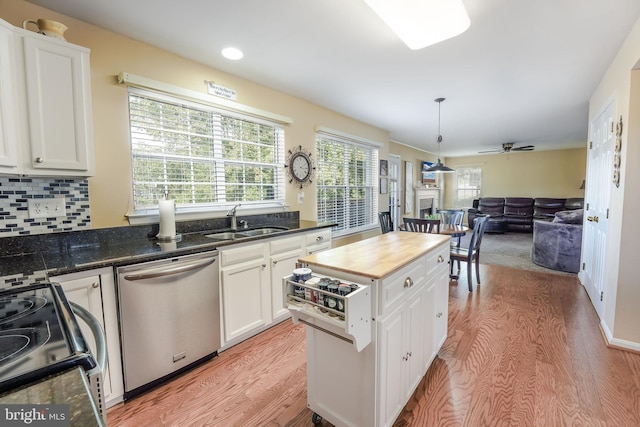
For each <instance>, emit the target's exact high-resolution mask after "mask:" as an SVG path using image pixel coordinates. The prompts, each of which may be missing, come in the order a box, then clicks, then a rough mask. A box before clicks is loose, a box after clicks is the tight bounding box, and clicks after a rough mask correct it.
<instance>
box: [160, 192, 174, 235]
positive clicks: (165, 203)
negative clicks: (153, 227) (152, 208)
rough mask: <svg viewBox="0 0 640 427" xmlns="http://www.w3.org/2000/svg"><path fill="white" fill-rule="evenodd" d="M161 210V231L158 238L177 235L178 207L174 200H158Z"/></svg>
mask: <svg viewBox="0 0 640 427" xmlns="http://www.w3.org/2000/svg"><path fill="white" fill-rule="evenodd" d="M158 209H159V210H160V232H159V233H158V238H171V237H175V235H176V209H175V202H174V201H173V200H158Z"/></svg>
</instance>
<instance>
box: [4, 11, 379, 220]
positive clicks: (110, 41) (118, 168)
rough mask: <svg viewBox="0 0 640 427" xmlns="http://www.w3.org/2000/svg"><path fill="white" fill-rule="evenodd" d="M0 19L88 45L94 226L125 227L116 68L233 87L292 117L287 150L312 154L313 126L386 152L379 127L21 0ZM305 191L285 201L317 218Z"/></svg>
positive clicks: (122, 96) (250, 100) (123, 113)
mask: <svg viewBox="0 0 640 427" xmlns="http://www.w3.org/2000/svg"><path fill="white" fill-rule="evenodd" d="M0 18H2V19H4V20H5V21H8V22H10V23H11V24H13V25H15V26H21V25H22V21H23V20H25V19H37V18H48V19H53V20H56V21H60V22H62V23H64V24H65V25H66V26H67V27H69V30H68V31H67V32H66V33H65V37H66V38H67V40H68V41H69V42H71V43H75V44H78V45H81V46H85V47H88V48H90V49H91V82H92V84H91V90H92V96H93V125H94V135H95V140H94V142H95V156H96V176H95V177H92V178H90V179H89V196H90V200H91V221H92V227H94V228H104V227H113V226H123V225H127V224H128V222H127V220H126V218H125V215H126V214H127V213H128V212H130V211H131V203H132V202H131V200H132V197H131V172H130V151H129V129H128V117H127V88H126V87H124V86H121V85H119V84H118V83H117V81H116V77H115V76H116V75H117V74H118V73H120V72H122V71H126V72H129V73H132V74H136V75H139V76H143V77H147V78H150V79H154V80H158V81H161V82H165V83H169V84H172V85H176V86H180V87H183V88H186V89H190V90H195V91H199V92H202V93H205V94H206V88H205V85H204V81H205V80H209V81H215V82H216V83H217V84H220V85H222V86H226V87H229V88H232V89H234V90H236V91H237V93H238V102H239V103H241V104H245V105H249V106H252V107H256V108H259V109H262V110H266V111H270V112H273V113H276V114H280V115H284V116H287V117H291V118H292V119H293V124H292V125H289V126H286V128H285V139H286V144H287V147H291V146H294V145H302V146H304V147H305V148H306V149H307V150H310V151H314V149H315V128H316V126H325V127H329V128H332V129H336V130H339V131H342V132H346V133H349V134H353V135H358V136H361V137H364V138H367V139H371V140H374V141H378V142H380V143H383V144H385V145H384V147H383V148H382V149H381V150H380V158H386V157H387V153H388V148H387V147H388V139H389V136H388V133H387V132H386V131H385V130H382V129H378V128H376V127H374V126H370V125H367V124H364V123H362V122H359V121H356V120H353V119H351V118H348V117H345V116H343V115H340V114H337V113H335V112H332V111H330V110H327V109H325V108H321V107H319V106H317V105H314V104H311V103H309V102H306V101H304V100H301V99H298V98H295V97H292V96H288V95H285V94H283V93H280V92H277V91H274V90H272V89H269V88H266V87H264V86H260V85H258V84H255V83H252V82H249V81H246V80H243V79H241V78H239V77H236V76H233V75H229V74H226V73H223V72H221V71H218V70H215V69H212V68H209V67H206V66H204V65H202V64H199V63H197V62H194V61H191V60H188V59H185V58H182V57H180V56H177V55H174V54H171V53H169V52H166V51H164V50H161V49H158V48H155V47H152V46H149V45H147V44H144V43H140V42H137V41H135V40H132V39H129V38H127V37H124V36H122V35H119V34H116V33H113V32H110V31H106V30H104V29H102V28H99V27H96V26H93V25H90V24H87V23H84V22H82V21H78V20H76V19H73V18H70V17H68V16H65V15H61V14H58V13H55V12H52V11H50V10H47V9H44V8H41V7H39V6H35V5H33V4H31V3H27V2H25V1H22V0H0ZM304 192H305V199H304V203H303V204H298V201H297V194H298V190H297V189H296V188H295V187H294V186H293V185H289V184H287V204H289V205H290V209H291V210H299V211H300V216H301V218H302V219H305V220H315V219H316V200H315V184H312V185H311V186H310V187H308V188H305V189H304ZM381 203H382V205H381V206H382V208H384V206H385V205H386V204H387V203H386V200H383V199H382V198H381Z"/></svg>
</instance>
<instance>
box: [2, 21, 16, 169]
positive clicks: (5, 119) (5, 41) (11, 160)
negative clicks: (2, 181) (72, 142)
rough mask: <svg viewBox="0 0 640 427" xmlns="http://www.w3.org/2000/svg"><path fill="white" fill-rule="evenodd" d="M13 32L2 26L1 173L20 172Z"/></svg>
mask: <svg viewBox="0 0 640 427" xmlns="http://www.w3.org/2000/svg"><path fill="white" fill-rule="evenodd" d="M13 58H14V53H13V30H12V29H10V28H7V27H5V26H4V25H3V24H0V171H1V172H6V173H17V172H18V158H17V153H16V145H17V143H18V137H17V122H16V118H15V116H14V112H15V110H16V99H15V81H14V75H13V73H14V71H13V67H12V62H13Z"/></svg>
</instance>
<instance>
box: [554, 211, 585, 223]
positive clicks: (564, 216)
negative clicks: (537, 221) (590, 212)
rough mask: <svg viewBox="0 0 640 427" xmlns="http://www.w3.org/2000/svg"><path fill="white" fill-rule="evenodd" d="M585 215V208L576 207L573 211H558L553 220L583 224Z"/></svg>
mask: <svg viewBox="0 0 640 427" xmlns="http://www.w3.org/2000/svg"><path fill="white" fill-rule="evenodd" d="M583 216H584V209H575V210H572V211H559V212H556V216H555V217H554V218H553V222H557V223H560V224H578V225H582V217H583Z"/></svg>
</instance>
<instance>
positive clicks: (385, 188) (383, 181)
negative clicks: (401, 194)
mask: <svg viewBox="0 0 640 427" xmlns="http://www.w3.org/2000/svg"><path fill="white" fill-rule="evenodd" d="M388 192H389V180H388V179H387V178H380V194H387V193H388Z"/></svg>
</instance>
